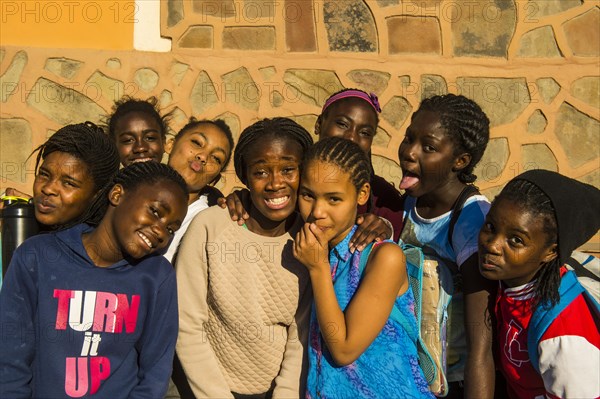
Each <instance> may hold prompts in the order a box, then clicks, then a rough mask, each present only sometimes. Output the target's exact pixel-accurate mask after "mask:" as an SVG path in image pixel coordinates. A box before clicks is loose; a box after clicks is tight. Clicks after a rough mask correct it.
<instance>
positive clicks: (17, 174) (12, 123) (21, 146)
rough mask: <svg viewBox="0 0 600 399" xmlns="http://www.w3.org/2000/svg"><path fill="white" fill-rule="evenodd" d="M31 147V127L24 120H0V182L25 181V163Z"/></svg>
mask: <svg viewBox="0 0 600 399" xmlns="http://www.w3.org/2000/svg"><path fill="white" fill-rule="evenodd" d="M32 147H33V143H32V133H31V126H30V125H29V122H27V121H26V120H25V119H18V118H7V119H5V118H2V119H0V159H2V171H1V172H0V173H1V174H0V177H1V178H2V182H3V183H6V180H12V181H15V182H19V183H25V182H26V181H27V173H26V172H27V168H26V165H25V163H26V162H27V158H28V157H29V152H30V151H31V148H32Z"/></svg>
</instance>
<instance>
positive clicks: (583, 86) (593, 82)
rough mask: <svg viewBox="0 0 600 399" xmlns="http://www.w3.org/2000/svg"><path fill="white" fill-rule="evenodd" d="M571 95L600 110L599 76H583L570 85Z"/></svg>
mask: <svg viewBox="0 0 600 399" xmlns="http://www.w3.org/2000/svg"><path fill="white" fill-rule="evenodd" d="M571 95H573V97H575V98H576V99H578V100H581V101H583V102H584V103H587V104H589V105H591V106H592V107H595V108H600V76H584V77H582V78H579V79H577V80H576V81H574V82H573V83H572V84H571Z"/></svg>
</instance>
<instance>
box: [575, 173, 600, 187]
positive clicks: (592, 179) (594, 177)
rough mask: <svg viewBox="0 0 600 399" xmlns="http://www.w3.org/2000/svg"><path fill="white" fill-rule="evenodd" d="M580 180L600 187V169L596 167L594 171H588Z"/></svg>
mask: <svg viewBox="0 0 600 399" xmlns="http://www.w3.org/2000/svg"><path fill="white" fill-rule="evenodd" d="M577 180H579V181H582V182H584V183H587V184H591V185H592V186H594V187H596V188H597V189H600V169H596V170H595V171H593V172H592V173H588V174H587V175H584V176H581V177H580V178H579V179H577Z"/></svg>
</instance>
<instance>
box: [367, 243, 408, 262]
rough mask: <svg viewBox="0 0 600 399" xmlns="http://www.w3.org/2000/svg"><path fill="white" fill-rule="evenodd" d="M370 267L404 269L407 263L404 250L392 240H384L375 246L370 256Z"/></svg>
mask: <svg viewBox="0 0 600 399" xmlns="http://www.w3.org/2000/svg"><path fill="white" fill-rule="evenodd" d="M368 262H369V265H373V264H382V265H386V266H388V267H394V268H395V267H401V266H402V267H403V265H404V263H405V262H406V258H405V256H404V252H403V251H402V248H400V246H399V245H398V244H396V243H395V242H393V241H391V240H384V241H380V242H376V243H374V244H373V246H372V248H371V251H370V253H369V254H368Z"/></svg>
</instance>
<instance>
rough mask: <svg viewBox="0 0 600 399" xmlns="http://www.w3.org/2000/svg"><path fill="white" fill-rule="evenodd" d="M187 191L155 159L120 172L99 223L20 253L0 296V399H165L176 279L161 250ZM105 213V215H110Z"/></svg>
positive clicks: (102, 203) (105, 194)
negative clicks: (56, 398)
mask: <svg viewBox="0 0 600 399" xmlns="http://www.w3.org/2000/svg"><path fill="white" fill-rule="evenodd" d="M187 194H188V193H187V188H186V184H185V182H184V181H183V179H182V178H181V176H180V175H179V174H178V173H177V172H176V171H174V170H173V169H172V168H171V167H169V166H167V165H163V164H160V163H157V162H145V163H139V164H133V165H131V166H128V167H126V168H124V169H122V170H121V171H120V172H119V173H118V174H117V175H116V176H115V178H114V180H113V181H112V183H111V184H109V185H107V186H106V188H105V189H104V190H102V194H101V196H100V197H99V198H98V200H96V201H95V202H94V207H96V208H98V211H97V212H92V214H94V215H100V214H103V215H104V216H103V217H102V218H101V219H99V220H86V222H90V224H87V223H83V224H79V225H76V226H74V227H72V228H69V229H67V230H62V231H58V232H52V233H49V234H40V235H37V236H35V237H32V238H30V239H28V240H26V241H25V242H24V243H23V244H22V245H21V246H19V248H17V250H16V251H15V254H14V256H13V258H12V261H11V264H10V267H9V268H8V271H7V274H6V278H5V280H4V283H3V285H2V290H1V291H0V324H1V325H2V326H12V327H11V328H10V331H9V330H6V331H5V330H3V337H2V340H0V352H1V353H2V356H1V357H0V397H3V398H16V397H19V398H31V397H53V398H55V397H88V396H93V395H95V396H98V397H105V398H122V397H127V398H161V397H163V396H164V395H165V392H166V390H167V386H168V381H169V377H170V375H171V369H172V364H173V363H172V362H173V352H174V348H175V340H176V339H177V325H178V318H177V294H176V282H175V272H174V270H173V268H172V267H171V265H170V264H169V262H168V261H167V260H166V259H165V258H164V257H163V256H162V255H160V254H158V253H157V252H158V251H161V250H162V249H164V248H165V247H166V246H167V245H168V244H169V242H170V240H171V238H172V236H173V233H174V232H175V231H176V230H177V229H178V228H179V226H180V225H181V223H182V221H183V219H184V217H185V213H186V209H187ZM104 211H105V212H104Z"/></svg>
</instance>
